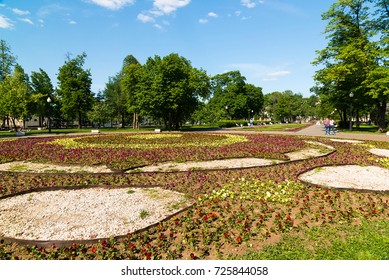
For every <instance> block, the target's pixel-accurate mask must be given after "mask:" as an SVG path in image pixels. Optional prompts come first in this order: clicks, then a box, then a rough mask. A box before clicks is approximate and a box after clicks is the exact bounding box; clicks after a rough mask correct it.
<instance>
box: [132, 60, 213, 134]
mask: <svg viewBox="0 0 389 280" xmlns="http://www.w3.org/2000/svg"><path fill="white" fill-rule="evenodd" d="M140 81H141V82H140V85H139V90H138V97H139V99H138V101H139V103H138V106H139V108H141V110H142V111H143V112H145V113H146V114H148V115H150V116H152V117H154V118H155V119H159V118H161V119H163V121H164V123H165V125H166V126H167V127H168V129H172V128H176V129H177V128H179V127H180V126H181V125H182V122H183V120H185V119H187V118H189V117H190V115H191V114H192V113H193V112H194V111H195V110H196V108H197V107H198V106H199V99H200V98H205V97H207V93H208V76H207V75H206V73H205V72H204V71H203V70H199V69H195V68H193V67H192V65H191V64H190V62H189V61H188V60H187V59H185V58H184V57H181V56H179V55H178V54H174V53H173V54H170V55H168V56H166V57H164V58H162V59H161V58H160V57H158V56H155V57H154V58H149V59H148V60H147V62H146V64H145V65H144V66H143V68H142V72H141V73H140Z"/></svg>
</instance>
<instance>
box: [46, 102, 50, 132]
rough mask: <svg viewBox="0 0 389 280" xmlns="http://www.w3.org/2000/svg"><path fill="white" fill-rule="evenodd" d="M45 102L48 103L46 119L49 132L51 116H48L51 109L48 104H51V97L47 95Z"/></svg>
mask: <svg viewBox="0 0 389 280" xmlns="http://www.w3.org/2000/svg"><path fill="white" fill-rule="evenodd" d="M47 104H49V110H48V112H47V115H48V116H47V119H48V122H49V124H48V128H49V133H51V117H50V111H51V107H50V104H51V98H50V96H49V97H47Z"/></svg>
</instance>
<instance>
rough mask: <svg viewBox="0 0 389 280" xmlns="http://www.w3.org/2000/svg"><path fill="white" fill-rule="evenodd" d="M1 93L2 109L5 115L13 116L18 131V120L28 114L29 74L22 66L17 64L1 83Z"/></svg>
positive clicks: (0, 105) (13, 122) (0, 102)
mask: <svg viewBox="0 0 389 280" xmlns="http://www.w3.org/2000/svg"><path fill="white" fill-rule="evenodd" d="M0 94H1V98H0V110H1V111H2V112H3V114H4V115H7V116H9V117H11V120H12V124H13V127H14V129H15V131H16V129H17V127H16V120H21V119H25V118H26V117H27V116H28V102H29V84H28V76H27V75H26V74H25V72H24V69H23V68H22V67H21V66H19V65H16V66H15V69H14V72H13V74H12V75H10V76H7V77H6V78H5V79H4V80H3V81H2V82H1V83H0Z"/></svg>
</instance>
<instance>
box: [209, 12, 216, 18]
mask: <svg viewBox="0 0 389 280" xmlns="http://www.w3.org/2000/svg"><path fill="white" fill-rule="evenodd" d="M208 16H209V17H214V18H217V17H218V15H217V14H216V13H214V12H209V13H208Z"/></svg>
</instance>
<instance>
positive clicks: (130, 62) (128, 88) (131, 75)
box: [120, 55, 142, 129]
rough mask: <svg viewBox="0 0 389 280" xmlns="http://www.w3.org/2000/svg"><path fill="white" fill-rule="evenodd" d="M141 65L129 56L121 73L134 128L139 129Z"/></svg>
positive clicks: (121, 81)
mask: <svg viewBox="0 0 389 280" xmlns="http://www.w3.org/2000/svg"><path fill="white" fill-rule="evenodd" d="M141 67H142V66H141V64H140V63H139V62H138V60H137V59H136V58H135V57H134V56H132V55H129V56H127V57H126V58H125V59H124V62H123V68H122V71H121V73H120V86H121V91H122V92H123V94H124V95H125V98H126V107H127V111H128V112H130V113H133V121H132V127H133V128H134V129H135V128H139V110H140V108H139V105H138V103H139V102H138V98H137V94H138V92H139V84H140V79H141V77H140V75H142V74H141V73H140V71H141Z"/></svg>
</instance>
